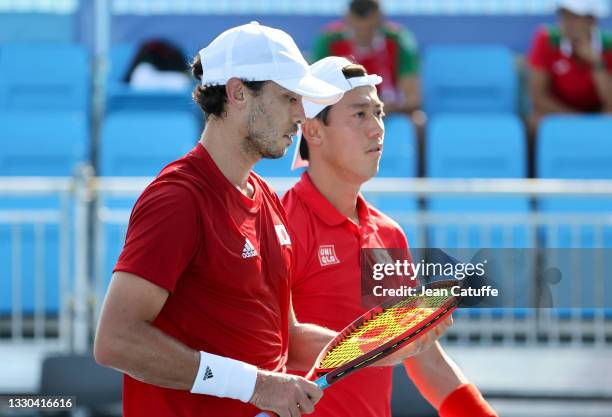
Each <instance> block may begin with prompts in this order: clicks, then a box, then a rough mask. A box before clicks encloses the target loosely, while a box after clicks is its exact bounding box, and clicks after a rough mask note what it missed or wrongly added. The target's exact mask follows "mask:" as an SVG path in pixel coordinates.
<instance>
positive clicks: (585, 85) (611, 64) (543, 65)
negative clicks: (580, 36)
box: [529, 27, 612, 112]
mask: <svg viewBox="0 0 612 417" xmlns="http://www.w3.org/2000/svg"><path fill="white" fill-rule="evenodd" d="M599 36H600V38H599V39H595V40H594V45H598V48H600V49H601V56H602V59H603V62H604V65H605V66H606V68H607V70H608V71H609V72H611V73H612V37H611V36H610V35H609V34H607V33H605V32H601V33H599ZM529 65H530V67H531V68H534V69H537V70H540V71H545V72H546V73H548V74H549V76H550V89H551V92H552V94H553V95H554V96H555V97H557V99H559V100H560V101H562V102H563V103H566V104H568V105H570V106H572V107H575V108H577V109H578V110H580V111H583V112H596V111H600V110H601V106H602V103H601V101H600V99H599V96H598V95H597V90H596V88H595V82H594V80H593V74H592V71H593V69H592V68H591V66H590V65H589V64H587V63H585V62H583V61H580V60H579V59H577V58H576V57H575V56H573V55H572V53H571V47H570V46H569V45H567V46H565V47H564V41H563V38H562V37H561V32H560V31H559V29H558V28H556V27H543V28H541V29H540V30H538V32H537V33H536V35H535V39H534V41H533V44H532V46H531V51H530V52H529Z"/></svg>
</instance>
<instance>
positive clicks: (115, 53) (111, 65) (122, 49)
mask: <svg viewBox="0 0 612 417" xmlns="http://www.w3.org/2000/svg"><path fill="white" fill-rule="evenodd" d="M137 51H138V45H137V44H135V43H120V44H115V45H112V46H111V47H110V49H109V51H108V73H107V77H106V82H107V83H108V85H113V84H116V83H121V82H123V77H125V75H126V74H127V72H128V70H129V69H130V64H131V63H132V59H134V56H135V55H136V52H137Z"/></svg>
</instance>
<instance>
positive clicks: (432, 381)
mask: <svg viewBox="0 0 612 417" xmlns="http://www.w3.org/2000/svg"><path fill="white" fill-rule="evenodd" d="M404 367H405V368H406V372H407V373H408V375H409V376H410V379H412V381H413V382H414V384H415V385H416V387H417V388H418V390H419V392H420V393H421V394H422V395H423V397H424V398H425V399H426V400H427V401H429V403H430V404H431V405H432V406H433V407H435V408H436V409H438V408H439V407H440V405H441V404H442V402H443V401H444V399H445V398H446V397H448V395H449V394H450V393H451V392H453V391H455V390H456V389H457V388H459V387H460V386H461V385H463V384H465V383H467V382H468V381H467V379H466V377H465V376H464V375H463V373H462V372H461V370H460V369H459V367H458V366H457V365H456V364H455V362H454V361H453V360H452V359H451V358H450V357H449V356H448V355H446V353H445V352H444V350H443V349H442V347H441V346H440V344H439V343H437V342H436V344H435V345H434V346H433V347H432V348H431V349H429V350H427V351H425V352H423V353H421V354H419V355H417V356H414V357H411V358H409V359H407V360H406V361H404Z"/></svg>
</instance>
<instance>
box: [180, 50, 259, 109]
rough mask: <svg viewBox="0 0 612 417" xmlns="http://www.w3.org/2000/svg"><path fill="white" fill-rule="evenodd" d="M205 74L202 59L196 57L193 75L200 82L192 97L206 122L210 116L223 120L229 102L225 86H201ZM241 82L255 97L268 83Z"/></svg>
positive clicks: (192, 65) (193, 64)
mask: <svg viewBox="0 0 612 417" xmlns="http://www.w3.org/2000/svg"><path fill="white" fill-rule="evenodd" d="M203 73H204V71H203V69H202V60H201V59H200V55H196V56H195V58H194V59H193V61H192V63H191V74H192V75H193V77H194V78H195V79H196V80H198V81H200V82H199V83H198V84H197V85H196V86H195V87H194V89H193V92H192V93H191V97H192V98H193V101H195V102H196V104H197V105H198V106H199V107H200V109H202V111H203V112H204V115H205V118H206V120H208V118H209V116H210V115H213V116H215V117H220V118H222V117H223V114H224V113H225V111H226V109H225V103H226V102H227V93H226V92H225V85H210V86H203V85H202V84H201V81H202V74H203ZM241 81H242V83H243V84H244V85H245V86H246V87H247V88H248V89H249V90H250V91H251V92H252V93H253V94H254V95H258V94H259V92H260V91H261V89H262V88H263V86H264V84H265V83H266V82H267V81H247V80H241Z"/></svg>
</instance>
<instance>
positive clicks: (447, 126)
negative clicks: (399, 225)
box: [426, 114, 535, 317]
mask: <svg viewBox="0 0 612 417" xmlns="http://www.w3.org/2000/svg"><path fill="white" fill-rule="evenodd" d="M526 163H527V154H526V141H525V134H524V130H523V126H522V124H521V122H520V120H519V119H518V117H516V116H514V115H509V114H507V115H494V114H471V115H439V116H436V117H434V118H433V120H432V122H431V124H430V128H429V130H428V137H427V144H426V175H427V176H428V177H430V178H523V177H525V175H526V173H527V167H526ZM427 207H428V209H429V212H430V213H431V214H433V215H437V216H438V217H441V218H442V220H440V219H438V221H437V222H436V223H435V224H434V225H432V226H431V227H430V230H429V234H428V238H429V246H430V247H436V248H446V249H449V250H450V252H451V254H453V255H455V254H457V255H458V259H462V260H465V259H470V257H471V256H472V255H473V253H475V250H477V249H479V248H497V249H501V248H533V247H535V238H534V233H533V232H532V231H531V228H530V227H529V226H527V225H526V223H527V214H528V213H529V211H530V201H529V198H528V197H499V196H497V197H495V196H489V197H470V196H465V197H464V196H457V197H451V196H448V197H447V196H440V197H431V198H429V199H428V201H427ZM487 216H491V220H490V221H485V220H484V219H486V217H487ZM495 216H497V217H495ZM500 216H501V217H500ZM503 216H518V219H517V218H514V219H512V220H507V221H504V220H503ZM444 217H446V219H443V218H444ZM471 218H473V219H474V221H470V219H471ZM517 222H518V224H517ZM453 250H457V253H455V252H453ZM491 253H492V255H491V256H492V257H495V256H498V257H499V259H494V261H495V262H496V263H497V264H507V263H508V260H507V259H506V258H507V255H508V254H507V253H502V252H495V251H493V252H491ZM534 266H535V262H534V259H531V260H530V261H529V262H524V264H523V265H522V266H521V268H520V270H518V271H516V273H515V274H513V278H514V279H510V280H509V279H506V280H500V281H502V282H497V284H498V285H501V291H502V292H503V293H506V294H512V295H510V297H513V298H512V299H513V300H515V305H524V303H523V302H519V300H523V299H525V293H526V292H527V291H521V292H520V293H517V292H515V291H514V290H513V289H514V288H531V287H530V282H531V280H532V273H533V271H534ZM521 297H522V298H521ZM472 313H476V314H478V313H479V311H473V312H472ZM493 313H494V314H505V312H504V311H503V310H493ZM526 313H528V312H527V311H525V310H518V309H515V310H514V311H513V314H514V316H515V317H524V314H526Z"/></svg>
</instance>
